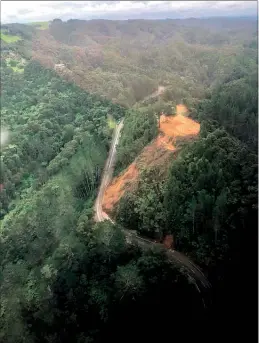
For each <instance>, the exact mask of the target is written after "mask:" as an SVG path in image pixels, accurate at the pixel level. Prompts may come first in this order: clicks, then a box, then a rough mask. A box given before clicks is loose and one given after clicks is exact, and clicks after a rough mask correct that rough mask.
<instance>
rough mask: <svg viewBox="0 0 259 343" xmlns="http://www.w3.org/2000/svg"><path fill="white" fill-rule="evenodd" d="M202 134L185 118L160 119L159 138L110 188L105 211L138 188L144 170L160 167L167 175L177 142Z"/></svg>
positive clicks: (175, 152)
mask: <svg viewBox="0 0 259 343" xmlns="http://www.w3.org/2000/svg"><path fill="white" fill-rule="evenodd" d="M177 110H178V112H179V111H180V110H181V111H182V112H181V113H183V112H184V111H186V108H184V107H183V105H181V106H179V107H178V108H177ZM199 131H200V124H199V123H197V122H195V121H193V120H192V119H190V118H188V117H185V116H183V115H182V114H176V115H175V116H167V117H166V116H161V122H160V134H159V135H158V137H157V138H156V139H154V140H153V141H152V142H151V143H150V144H149V145H147V146H146V147H145V148H144V149H143V150H142V152H141V153H140V155H139V156H138V157H137V158H136V159H135V161H134V162H133V163H132V164H131V165H130V166H129V167H128V168H127V169H126V170H125V171H124V172H123V173H122V174H121V175H119V176H118V177H116V178H114V179H113V181H112V182H111V184H110V185H109V186H108V187H107V189H106V191H105V194H104V197H103V210H104V211H105V212H107V213H108V214H111V213H112V211H113V209H114V207H115V206H116V204H117V203H118V201H119V200H120V199H121V197H122V196H123V195H124V193H125V192H126V191H132V190H133V189H134V187H137V182H138V180H139V179H140V176H141V171H142V170H143V169H148V168H151V167H152V166H155V165H159V166H160V169H161V172H162V175H163V174H164V175H166V172H167V170H168V166H169V163H170V160H171V158H172V154H174V155H175V156H176V155H177V153H178V149H177V148H176V146H175V145H174V142H175V141H176V139H177V138H178V137H190V136H191V137H193V136H196V135H198V133H199Z"/></svg>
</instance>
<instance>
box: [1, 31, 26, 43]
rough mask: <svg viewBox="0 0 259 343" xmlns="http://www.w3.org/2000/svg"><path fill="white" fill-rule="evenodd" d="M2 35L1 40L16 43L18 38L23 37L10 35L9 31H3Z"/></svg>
mask: <svg viewBox="0 0 259 343" xmlns="http://www.w3.org/2000/svg"><path fill="white" fill-rule="evenodd" d="M0 37H1V40H3V41H4V42H6V43H15V42H17V41H18V40H21V39H22V38H21V37H19V36H14V35H10V34H9V33H8V32H7V31H1V32H0Z"/></svg>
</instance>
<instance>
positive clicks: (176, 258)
mask: <svg viewBox="0 0 259 343" xmlns="http://www.w3.org/2000/svg"><path fill="white" fill-rule="evenodd" d="M122 128H123V120H122V121H121V122H120V123H119V125H117V126H116V128H115V130H114V133H113V138H112V143H111V148H110V151H109V155H108V158H107V160H106V164H105V168H104V171H103V176H102V180H101V184H100V187H99V192H98V196H97V199H96V202H95V221H96V222H101V221H104V220H109V221H111V222H112V223H113V224H114V222H113V221H112V219H111V218H110V217H109V216H108V215H107V214H106V213H105V212H104V211H103V209H102V202H103V196H104V192H105V190H106V187H107V186H108V184H109V183H110V181H111V179H112V175H113V170H114V163H115V157H116V147H117V145H118V142H119V139H120V133H121V129H122ZM123 232H124V234H125V236H126V241H127V243H129V244H137V245H139V246H141V247H142V248H143V249H150V247H152V246H156V247H160V248H161V249H163V250H164V249H165V248H164V246H163V245H162V244H160V243H157V242H154V241H152V240H148V239H145V238H142V237H140V236H139V235H138V234H137V233H135V231H131V230H126V229H123ZM166 254H167V256H168V259H169V260H170V261H172V262H174V263H175V264H177V265H179V266H180V267H181V268H183V269H185V271H186V273H187V275H188V276H189V278H190V280H191V281H193V282H194V284H195V286H196V288H197V290H198V292H201V290H203V291H206V289H209V288H210V283H209V281H208V279H207V278H206V276H205V275H204V274H203V272H202V271H201V269H200V268H199V267H198V266H197V265H195V264H194V263H193V262H192V261H191V260H190V259H189V258H188V257H187V256H185V255H184V254H182V253H180V252H178V251H176V250H171V249H170V250H166Z"/></svg>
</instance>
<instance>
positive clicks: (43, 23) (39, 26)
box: [29, 21, 49, 30]
mask: <svg viewBox="0 0 259 343" xmlns="http://www.w3.org/2000/svg"><path fill="white" fill-rule="evenodd" d="M29 25H33V26H36V27H37V29H39V30H47V29H48V28H49V22H48V21H37V22H34V23H30V24H29Z"/></svg>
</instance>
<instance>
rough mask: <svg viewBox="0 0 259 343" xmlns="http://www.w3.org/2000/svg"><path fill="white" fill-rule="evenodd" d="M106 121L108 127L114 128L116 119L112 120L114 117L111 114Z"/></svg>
mask: <svg viewBox="0 0 259 343" xmlns="http://www.w3.org/2000/svg"><path fill="white" fill-rule="evenodd" d="M107 122H108V126H109V128H110V129H115V127H116V121H115V120H114V118H113V117H112V116H108V118H107Z"/></svg>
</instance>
